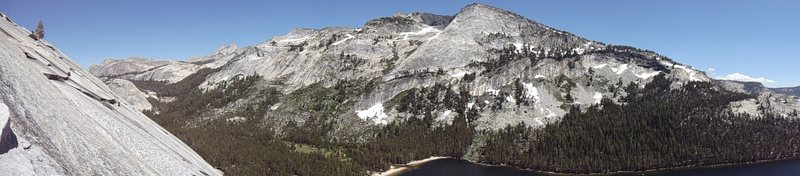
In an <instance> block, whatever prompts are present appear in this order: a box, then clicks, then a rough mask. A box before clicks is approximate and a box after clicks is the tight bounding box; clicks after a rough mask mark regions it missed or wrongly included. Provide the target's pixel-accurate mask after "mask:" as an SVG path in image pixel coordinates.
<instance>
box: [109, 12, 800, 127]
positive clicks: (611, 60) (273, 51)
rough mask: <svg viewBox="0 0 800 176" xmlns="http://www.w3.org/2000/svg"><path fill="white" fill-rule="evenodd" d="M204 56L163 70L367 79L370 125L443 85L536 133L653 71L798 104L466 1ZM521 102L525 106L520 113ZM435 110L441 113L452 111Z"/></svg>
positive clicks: (225, 76) (355, 110)
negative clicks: (451, 8)
mask: <svg viewBox="0 0 800 176" xmlns="http://www.w3.org/2000/svg"><path fill="white" fill-rule="evenodd" d="M206 58H207V59H206V61H207V62H211V63H217V64H216V65H214V66H203V63H206V62H192V61H187V62H179V61H170V62H171V63H169V64H167V65H166V66H163V67H175V68H177V67H181V66H180V65H182V64H188V63H195V64H196V65H197V66H196V67H213V68H219V69H220V70H219V71H218V72H216V73H213V74H210V75H209V76H208V77H206V80H205V82H204V83H203V84H202V85H201V88H204V89H205V88H211V87H214V86H215V85H217V84H218V83H220V82H223V81H226V80H230V79H233V78H236V77H238V76H241V75H250V74H253V73H256V74H259V75H261V76H263V79H264V80H267V81H264V82H265V83H267V82H275V81H279V82H280V83H281V85H282V86H280V90H281V91H282V92H284V93H291V92H294V91H295V90H298V89H300V88H303V87H307V86H309V85H311V84H313V83H320V82H321V83H324V85H326V86H332V85H333V84H334V83H335V82H337V81H342V80H373V81H376V82H377V83H378V85H377V86H376V87H375V90H372V91H369V92H368V93H367V94H365V95H363V96H360V98H358V100H356V101H355V103H354V105H353V107H352V113H350V114H345V115H342V116H341V118H343V119H349V120H352V121H356V120H364V121H372V122H373V123H372V124H374V125H380V124H382V123H386V122H387V121H391V120H393V119H391V118H392V117H394V116H396V115H397V114H396V112H394V111H393V108H392V107H390V106H388V105H387V106H383V105H385V104H387V103H389V101H390V100H391V99H392V98H394V97H395V96H397V95H398V94H400V93H401V92H403V91H406V90H409V89H413V88H419V87H430V86H432V85H434V84H449V85H466V86H464V87H465V89H468V90H467V91H469V92H470V94H471V95H472V96H473V100H472V102H471V104H472V105H473V107H474V108H484V107H486V106H487V105H489V104H492V103H493V102H489V100H495V99H500V100H504V102H502V103H503V104H504V105H505V106H504V107H509V108H504V109H502V110H498V111H481V118H480V119H479V121H481V123H480V124H479V126H478V127H479V128H482V129H497V128H502V127H505V126H506V125H509V124H517V123H520V122H523V123H526V124H528V125H531V126H534V127H536V126H541V125H543V124H545V123H548V122H552V121H557V120H558V119H560V117H562V116H563V115H564V114H566V110H565V109H564V108H563V107H565V105H575V106H579V107H582V108H586V107H589V106H591V105H594V104H597V103H598V101H599V100H600V99H602V98H610V99H612V100H614V101H615V102H617V99H618V97H620V96H618V95H625V94H626V93H625V92H624V90H621V87H622V86H625V85H628V84H629V83H637V84H639V85H643V84H645V83H648V82H650V81H651V80H652V79H653V77H654V76H656V75H658V74H664V75H665V76H666V77H667V78H668V79H669V80H670V81H672V87H673V88H675V89H678V88H681V87H682V86H683V85H686V83H688V82H698V81H699V82H711V83H712V84H715V85H716V86H717V87H718V88H724V89H731V90H734V91H739V92H743V93H753V94H754V95H756V94H757V95H759V96H758V97H760V98H758V99H757V100H754V101H757V102H763V103H766V102H770V103H769V104H770V106H766V107H765V108H767V109H775V110H774V111H772V112H780V113H789V112H792V110H795V109H798V107H800V106H798V105H797V101H785V102H786V103H783V102H784V100H789V99H792V98H794V97H790V96H782V95H780V96H779V95H774V94H773V93H772V92H771V91H769V90H767V89H746V88H744V85H741V83H731V82H719V81H715V80H713V79H711V78H709V77H708V76H707V75H706V74H705V73H704V72H702V71H700V70H697V69H694V68H692V67H691V66H688V65H683V64H680V63H677V62H675V61H673V60H672V59H670V58H668V57H666V56H662V55H660V54H658V53H655V52H652V51H647V50H641V49H637V48H633V47H627V46H615V45H607V44H604V43H602V42H598V41H591V40H588V39H585V38H582V37H579V36H576V35H573V34H571V33H569V32H565V31H560V30H557V29H554V28H551V27H549V26H546V25H544V24H541V23H537V22H535V21H533V20H530V19H527V18H525V17H522V16H520V15H517V14H515V13H513V12H509V11H506V10H503V9H499V8H496V7H492V6H488V5H483V4H471V5H468V6H466V7H464V8H463V9H461V11H460V12H458V13H457V14H454V15H452V16H450V15H435V14H430V13H419V12H417V13H409V14H403V13H398V14H396V15H394V16H390V17H382V18H378V19H373V20H370V21H368V22H366V23H365V24H364V25H363V26H361V27H359V28H347V27H331V28H322V29H296V30H293V31H291V32H289V33H288V34H286V35H283V36H276V37H273V38H272V39H270V40H268V41H266V42H264V43H262V44H259V45H256V46H249V47H240V48H231V47H223V48H222V49H221V50H220V51H218V52H216V53H214V54H211V55H209V56H206ZM529 58H534V59H529ZM114 62H140V61H136V60H130V59H129V60H127V61H110V62H107V63H104V64H101V65H97V66H94V68H95V69H93V70H105V71H103V72H109V73H119V72H126V73H132V74H130V75H128V76H124V77H117V78H122V79H129V80H142V79H146V78H159V77H161V78H163V77H168V76H159V74H160V73H156V71H154V70H151V69H139V70H136V69H133V71H127V70H128V69H122V70H126V71H115V70H117V69H114V68H113V67H114V66H113V65H114V64H108V63H114ZM147 62H156V61H147ZM223 62H224V63H223ZM198 63H199V64H198ZM131 65H137V64H131ZM139 65H148V64H145V63H142V64H139ZM149 65H155V64H149ZM217 66H218V67H217ZM131 68H132V67H131ZM176 72H177V71H176ZM93 73H95V74H96V75H97V76H99V77H112V76H108V74H98V73H96V72H93ZM171 74H172V75H176V74H175V73H171ZM167 75H169V74H167ZM465 77H468V78H470V79H464V78H465ZM473 77H474V78H473ZM162 80H169V79H162ZM175 80H178V79H175ZM172 81H174V80H172ZM515 82H519V83H520V84H521V85H524V86H522V88H524V89H525V90H523V91H524V93H525V95H526V96H524V98H523V99H520V97H510V96H508V95H509V94H510V93H513V91H515V90H514V84H515ZM565 84H567V85H570V86H564V85H565ZM567 87H568V88H567ZM498 97H499V98H498ZM565 97H569V98H568V99H569V100H567V99H565ZM518 101H530V102H532V103H531V104H530V105H527V106H526V107H518V106H516V103H515V102H518ZM239 103H241V102H239ZM749 104H750V103H748V102H739V104H734V105H731V107H732V108H731V110H732V111H736V112H739V111H741V109H742V108H738V109H737V108H734V107H747V108H745V109H751V108H749V106H744V105H749ZM473 107H471V108H473ZM531 109H532V110H531ZM379 111H380V112H379ZM437 111H439V112H440V113H441V114H448V113H446V112H448V111H450V110H449V109H440V110H437ZM748 112H749V111H748ZM754 113H760V112H754ZM377 117H381V118H377ZM382 117H386V118H388V119H384V118H382ZM371 119H380V120H379V121H373V120H371ZM443 119H445V120H444V121H447V120H446V119H448V118H443Z"/></svg>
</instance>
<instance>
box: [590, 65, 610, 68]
mask: <svg viewBox="0 0 800 176" xmlns="http://www.w3.org/2000/svg"><path fill="white" fill-rule="evenodd" d="M606 66H608V64H600V65H595V66H593V67H592V68H594V69H601V68H605V67H606Z"/></svg>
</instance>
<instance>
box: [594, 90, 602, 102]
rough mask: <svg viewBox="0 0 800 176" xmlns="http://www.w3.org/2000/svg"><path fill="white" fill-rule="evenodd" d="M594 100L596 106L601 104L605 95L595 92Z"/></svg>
mask: <svg viewBox="0 0 800 176" xmlns="http://www.w3.org/2000/svg"><path fill="white" fill-rule="evenodd" d="M592 98H594V104H600V100H603V94H601V93H600V92H595V93H594V97H592Z"/></svg>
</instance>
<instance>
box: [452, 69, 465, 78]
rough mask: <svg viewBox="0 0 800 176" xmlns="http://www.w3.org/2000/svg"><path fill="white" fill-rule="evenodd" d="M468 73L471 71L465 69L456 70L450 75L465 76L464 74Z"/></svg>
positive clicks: (454, 76)
mask: <svg viewBox="0 0 800 176" xmlns="http://www.w3.org/2000/svg"><path fill="white" fill-rule="evenodd" d="M467 74H469V72H467V71H463V70H458V71H456V72H455V73H453V74H451V75H450V77H453V78H463V77H464V75H467Z"/></svg>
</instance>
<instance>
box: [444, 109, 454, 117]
mask: <svg viewBox="0 0 800 176" xmlns="http://www.w3.org/2000/svg"><path fill="white" fill-rule="evenodd" d="M450 113H453V111H451V110H446V111H444V113H442V117H447V115H450Z"/></svg>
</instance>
